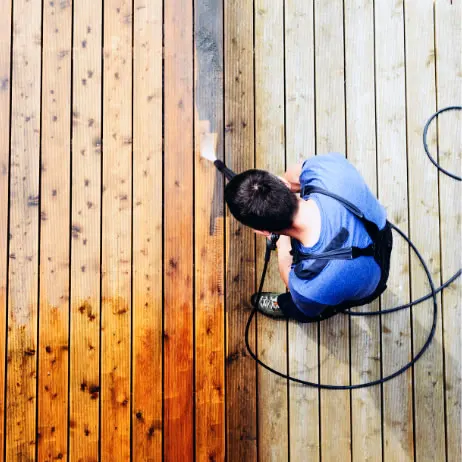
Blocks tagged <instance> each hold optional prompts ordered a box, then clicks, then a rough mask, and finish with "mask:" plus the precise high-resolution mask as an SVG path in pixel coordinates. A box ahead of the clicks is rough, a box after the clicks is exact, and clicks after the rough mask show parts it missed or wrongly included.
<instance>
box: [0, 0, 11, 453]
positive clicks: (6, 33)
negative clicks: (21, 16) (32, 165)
mask: <svg viewBox="0 0 462 462" xmlns="http://www.w3.org/2000/svg"><path fill="white" fill-rule="evenodd" d="M0 8H1V11H2V12H3V13H2V15H1V16H0V313H1V314H0V394H1V395H0V396H1V398H0V454H3V449H4V442H5V419H4V418H3V416H4V415H5V414H4V413H5V401H4V396H5V395H4V392H5V379H6V376H5V371H6V369H5V358H6V355H5V353H6V331H7V315H6V313H7V281H8V272H7V268H8V197H9V164H10V160H9V155H10V95H11V70H10V68H11V60H10V56H11V25H12V21H11V13H12V10H11V1H9V0H5V1H1V2H0Z"/></svg>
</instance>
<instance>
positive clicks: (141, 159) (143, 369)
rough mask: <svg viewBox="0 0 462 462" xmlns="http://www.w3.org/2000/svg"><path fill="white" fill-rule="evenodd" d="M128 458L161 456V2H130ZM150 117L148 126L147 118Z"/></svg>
mask: <svg viewBox="0 0 462 462" xmlns="http://www.w3.org/2000/svg"><path fill="white" fill-rule="evenodd" d="M133 21H134V22H133V27H134V49H133V53H134V63H133V65H134V69H133V85H134V88H133V281H132V284H133V295H132V296H133V299H132V300H133V356H132V361H133V372H132V377H133V385H132V390H133V391H132V393H133V398H132V399H133V406H132V416H131V419H132V426H133V438H132V458H133V460H135V461H142V460H147V459H149V458H152V459H154V460H161V459H162V378H163V376H162V315H163V312H162V291H161V290H157V289H154V288H159V287H162V281H163V275H162V266H161V265H159V262H161V261H162V246H163V242H162V201H159V197H162V1H156V2H150V3H146V2H144V0H137V1H136V2H135V4H134V18H133ZM146 119H147V120H149V130H145V121H146Z"/></svg>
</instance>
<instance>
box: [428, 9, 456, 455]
mask: <svg viewBox="0 0 462 462" xmlns="http://www.w3.org/2000/svg"><path fill="white" fill-rule="evenodd" d="M461 15H462V11H461V4H460V2H451V3H449V2H435V28H436V35H435V39H436V43H435V48H436V50H437V55H436V70H437V88H436V90H437V101H438V108H437V109H441V108H443V107H448V106H451V105H453V104H454V102H457V104H460V102H461V101H462V91H461V88H462V82H461V78H462V60H461V52H460V31H461V26H462V24H461V22H462V21H461ZM457 43H458V44H459V46H455V45H456V44H457ZM461 116H462V114H461V111H451V112H446V113H444V114H442V115H441V116H439V118H438V119H439V120H438V154H439V159H440V162H441V163H442V165H443V167H444V168H446V169H448V170H449V171H451V172H453V173H455V174H456V175H459V176H460V174H461V165H462V152H461V146H462V139H461V126H462V117H461ZM433 123H435V121H434V122H433ZM432 153H433V154H434V153H435V151H432ZM449 153H450V154H449ZM439 195H440V226H441V259H442V260H441V267H442V271H441V275H442V280H443V281H446V280H447V279H448V278H449V277H451V276H452V275H453V274H454V273H455V272H456V271H457V270H458V269H459V267H460V262H461V249H460V245H456V242H460V236H461V234H462V229H461V223H462V221H461V206H462V204H461V194H460V183H458V182H456V181H454V180H453V179H451V178H448V177H447V176H445V175H439ZM461 300H462V286H461V283H460V279H458V280H457V281H455V283H454V285H451V287H450V290H445V291H444V292H443V297H442V311H443V316H444V319H443V323H444V324H443V334H444V345H443V346H444V352H445V378H444V385H445V401H446V406H445V411H446V416H445V423H446V438H447V460H448V461H453V460H454V461H456V460H461V459H462V441H461V439H462V429H461V426H462V415H461V414H462V405H461V396H462V389H461V383H462V377H461V375H462V367H461V364H460V361H461V356H462V342H461V335H460V333H461V325H462V319H461Z"/></svg>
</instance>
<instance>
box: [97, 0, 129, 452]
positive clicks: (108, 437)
mask: <svg viewBox="0 0 462 462" xmlns="http://www.w3.org/2000/svg"><path fill="white" fill-rule="evenodd" d="M132 13H133V12H132V2H131V1H121V0H110V1H105V2H104V11H103V18H104V68H103V203H102V213H103V215H102V220H103V222H102V287H101V290H102V313H101V316H102V319H101V321H102V328H101V329H102V333H101V338H102V340H101V341H102V345H101V347H102V348H101V354H102V356H101V358H102V359H101V361H102V364H101V367H102V369H101V370H102V372H101V373H102V377H101V399H102V401H101V405H102V408H101V443H100V444H101V457H102V458H103V459H119V460H128V459H129V457H130V420H131V414H130V409H131V386H130V385H131V384H130V379H131V377H130V373H131V371H130V366H131V268H132V249H131V246H132V235H131V220H132V23H133V14H132Z"/></svg>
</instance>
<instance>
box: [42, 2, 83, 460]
mask: <svg viewBox="0 0 462 462" xmlns="http://www.w3.org/2000/svg"><path fill="white" fill-rule="evenodd" d="M71 50H72V4H71V3H69V4H68V5H66V7H65V8H61V7H59V6H57V5H56V4H51V5H50V4H49V3H48V4H45V5H44V10H43V56H42V63H43V72H42V108H41V112H42V137H41V142H42V144H41V148H42V156H41V163H42V169H41V170H42V176H41V185H40V189H41V207H40V219H41V222H40V275H39V278H40V283H39V293H40V299H39V313H40V317H39V348H38V391H39V393H38V408H37V409H38V421H37V425H38V433H39V434H40V438H39V440H38V452H37V458H38V459H39V460H46V459H48V458H51V459H59V458H60V457H63V455H64V454H66V453H67V434H68V432H67V428H68V367H69V354H68V351H69V348H68V344H69V339H68V334H69V261H70V252H69V250H70V246H69V239H70V226H69V224H70V216H69V209H70V203H71V202H70V201H71V197H70V181H69V179H70V168H71V156H70V154H71V152H70V146H71V130H70V119H71V104H70V102H71V60H72V52H71ZM54 191H56V193H54ZM66 269H67V271H66ZM81 271H82V270H81ZM47 391H48V392H47Z"/></svg>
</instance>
